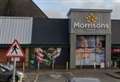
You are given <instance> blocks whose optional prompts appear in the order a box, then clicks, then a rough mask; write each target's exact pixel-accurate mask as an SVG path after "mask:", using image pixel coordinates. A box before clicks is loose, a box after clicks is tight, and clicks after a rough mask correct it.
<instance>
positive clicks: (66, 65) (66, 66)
mask: <svg viewBox="0 0 120 82" xmlns="http://www.w3.org/2000/svg"><path fill="white" fill-rule="evenodd" d="M68 65H69V64H68V61H67V62H66V70H68V68H69V67H68Z"/></svg>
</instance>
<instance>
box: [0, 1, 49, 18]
mask: <svg viewBox="0 0 120 82" xmlns="http://www.w3.org/2000/svg"><path fill="white" fill-rule="evenodd" d="M0 16H28V17H32V16H39V17H42V18H47V16H46V15H45V14H44V13H43V12H42V10H41V9H40V8H39V7H38V6H37V5H36V4H35V3H34V2H33V1H32V0H0Z"/></svg>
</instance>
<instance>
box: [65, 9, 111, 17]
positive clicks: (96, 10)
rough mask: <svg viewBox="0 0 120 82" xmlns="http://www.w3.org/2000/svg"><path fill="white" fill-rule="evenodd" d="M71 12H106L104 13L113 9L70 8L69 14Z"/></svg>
mask: <svg viewBox="0 0 120 82" xmlns="http://www.w3.org/2000/svg"><path fill="white" fill-rule="evenodd" d="M71 12H104V13H106V12H107V13H109V12H112V10H111V9H72V8H71V9H70V10H69V12H68V14H67V16H69V15H70V14H71Z"/></svg>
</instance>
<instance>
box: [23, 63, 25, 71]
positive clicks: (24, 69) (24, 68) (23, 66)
mask: <svg viewBox="0 0 120 82" xmlns="http://www.w3.org/2000/svg"><path fill="white" fill-rule="evenodd" d="M24 72H25V63H24V62H23V73H24Z"/></svg>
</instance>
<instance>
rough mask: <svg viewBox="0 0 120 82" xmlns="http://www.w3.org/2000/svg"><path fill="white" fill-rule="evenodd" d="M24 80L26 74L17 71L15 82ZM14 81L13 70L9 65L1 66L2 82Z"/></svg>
mask: <svg viewBox="0 0 120 82" xmlns="http://www.w3.org/2000/svg"><path fill="white" fill-rule="evenodd" d="M23 78H24V74H23V73H22V72H20V71H16V75H15V80H16V82H18V81H19V80H21V79H23ZM12 81H13V68H12V67H9V66H7V65H3V64H0V82H12Z"/></svg>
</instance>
